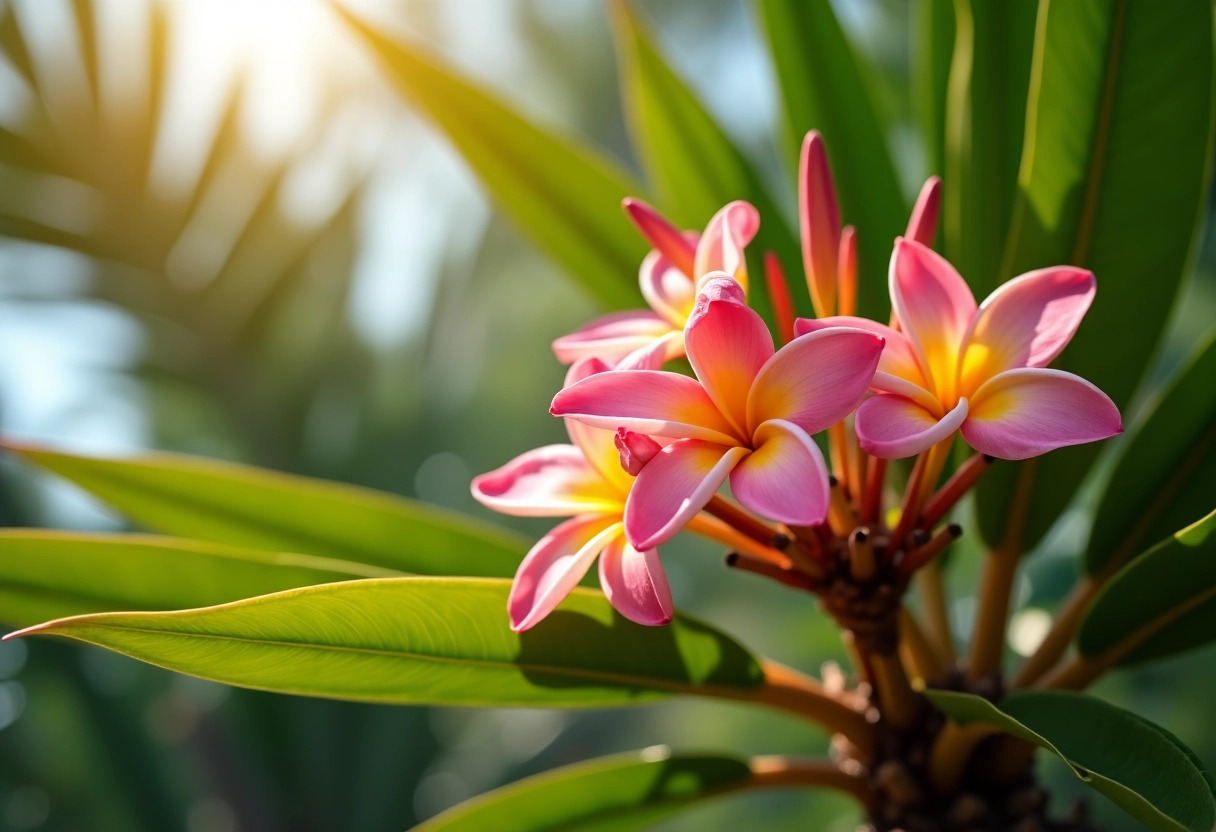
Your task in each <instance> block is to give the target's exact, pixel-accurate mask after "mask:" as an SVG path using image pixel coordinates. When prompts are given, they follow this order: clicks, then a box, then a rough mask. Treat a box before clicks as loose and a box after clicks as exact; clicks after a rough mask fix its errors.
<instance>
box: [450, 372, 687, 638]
mask: <svg viewBox="0 0 1216 832" xmlns="http://www.w3.org/2000/svg"><path fill="white" fill-rule="evenodd" d="M604 369H607V366H606V365H605V364H603V363H602V362H600V361H598V360H596V359H587V360H584V361H580V362H578V363H576V364H575V365H574V366H573V367H571V368H570V372H569V374H568V375H567V377H566V381H567V383H574V382H577V381H579V380H580V379H582V378H586V377H587V376H590V375H592V374H593V373H595V372H597V371H600V370H604ZM566 429H567V432H568V433H569V434H570V440H571V442H573V443H574V444H572V445H548V446H546V447H543V448H536V449H535V450H531V451H528V452H527V453H524V454H521V455H520V456H518V457H516V458H515V459H513V460H511V461H510V462H508V463H507V464H506V465H504V466H502V467H501V468H499V469H498V470H496V471H491V472H489V473H488V474H482V475H481V476H479V477H476V478H475V479H474V480H473V485H472V490H473V496H474V497H475V498H477V500H478V501H479V502H481V503H482V504H483V505H486V506H488V507H489V508H492V509H494V510H495V511H499V512H502V513H503V514H513V515H517V516H521V517H565V516H570V517H571V519H569V520H567V521H565V522H564V523H561V524H559V525H558V526H556V527H554V528H553V530H552V531H550V532H549V533H548V534H547V535H545V536H544V537H542V538H541V539H540V540H539V541H538V542H537V543H536V545H535V546H533V547H532V549H531V551H529V552H528V554H527V556H526V557H524V559H523V561H522V562H521V563H520V565H519V570H518V571H517V572H516V573H515V582H514V583H513V584H512V586H511V594H510V596H509V597H508V600H507V609H508V612H509V613H510V617H511V629H513V630H515V631H516V632H522V631H524V630H527V629H529V628H530V627H533V626H535V625H536V624H537V623H538V622H539V621H540V620H541V619H543V618H544V617H545V616H547V615H548V614H549V613H551V612H553V610H554V609H555V608H556V607H557V605H558V604H560V603H561V602H562V600H563V599H565V597H566V596H567V595H569V594H570V591H571V590H572V589H574V587H575V586H577V585H578V582H579V581H581V580H582V578H583V576H584V575H586V574H587V570H588V569H590V568H591V564H592V562H593V561H594V560H595V559H596V557H597V556H598V557H599V571H600V585H601V586H602V587H603V590H604V594H605V595H606V596H607V597H608V600H609V602H611V604H612V605H613V606H614V607H615V608H616V609H617V610H618V611H619V612H620V613H621V614H622V615H624V616H625V617H626V618H628V619H630V620H631V621H636V622H637V623H639V624H647V625H660V624H666V623H667V622H669V621H671V616H672V600H671V588H670V587H669V586H668V583H667V575H666V574H665V573H664V572H663V566H662V564H661V563H660V562H659V553H658V552H657V551H655V549H654V548H653V547H649V548H646V549H641V550H639V549H635V548H634V547H633V546H631V545H630V544H629V541H628V540H626V539H625V535H624V532H623V520H622V516H623V514H624V511H625V501H626V498H627V497H628V496H629V491H630V488H631V487H632V486H633V477H631V476H630V475H629V474H627V473H626V472H625V470H624V469H623V468H622V467H621V463H620V457H619V454H618V451H617V448H616V445H615V444H614V439H615V437H614V434H613V432H612V431H610V430H598V429H596V428H592V427H589V426H587V425H584V424H581V423H578V422H575V421H573V420H569V419H567V420H566Z"/></svg>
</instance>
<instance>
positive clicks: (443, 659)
mask: <svg viewBox="0 0 1216 832" xmlns="http://www.w3.org/2000/svg"><path fill="white" fill-rule="evenodd" d="M84 628H92V629H99V630H111V631H114V632H121V633H142V634H147V635H158V636H166V635H167V636H177V637H179V638H188V639H189V638H196V639H203V640H208V639H210V640H215V641H231V642H237V643H241V644H257V645H263V646H267V647H275V648H300V649H305V650H318V651H322V652H335V653H355V654H360V655H369V656H378V657H381V658H398V659H404V660H407V661H417V662H420V663H428V662H429V663H432V664H444V665H458V666H462V667H467V666H473V667H481V668H487V669H494V670H508V669H509V670H518V671H520V672H523V673H528V672H532V673H537V674H547V675H550V676H557V677H562V678H572V679H590V680H597V681H602V682H605V683H608V684H614V685H617V686H622V687H624V686H631V687H640V688H645V689H658V690H662V691H673V692H681V691H690V690H697V691H698V692H702V693H706V692H709V691H712V690H720V689H725V690H735V689H737V690H752V689H753V688H759V687H762V686H763V685H762V684H757V685H754V686H752V687H744V686H722V685H705V684H700V683H697V682H693V681H691V680H689V681H688V682H686V683H680V682H678V681H677V680H668V679H661V678H657V677H647V676H632V675H630V674H626V673H611V672H606V671H595V670H581V669H580V670H577V671H576V670H575V669H573V668H568V667H561V666H553V665H544V664H537V663H533V662H510V661H502V660H494V659H462V658H455V657H451V656H437V655H429V654H426V653H416V652H413V651H410V650H392V649H388V648H376V647H351V646H349V645H334V644H317V643H316V642H298V641H288V640H285V639H266V638H249V637H246V636H234V635H221V634H214V633H193V632H186V631H180V630H168V629H158V628H154V627H133V626H129V625H118V624H110V623H106V622H102V621H87V622H78V623H77V624H74V625H68V626H62V627H51V626H48V627H46V628H44V629H38V630H36V632H40V633H44V634H47V635H67V636H71V637H73V638H77V639H80V640H81V641H89V639H87V638H84V637H83V636H81V635H77V634H75V633H73V632H72V630H73V629H84ZM103 646H104V645H103Z"/></svg>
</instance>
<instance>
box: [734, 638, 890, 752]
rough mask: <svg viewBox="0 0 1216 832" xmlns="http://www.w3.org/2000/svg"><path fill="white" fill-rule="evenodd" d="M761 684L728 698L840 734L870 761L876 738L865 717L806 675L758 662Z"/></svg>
mask: <svg viewBox="0 0 1216 832" xmlns="http://www.w3.org/2000/svg"><path fill="white" fill-rule="evenodd" d="M760 668H761V670H762V672H763V674H764V682H763V684H762V685H761V686H760V687H759V688H756V689H753V690H749V691H744V692H741V693H739V692H734V691H732V693H731V694H730V696H731V698H735V699H743V700H749V701H753V702H758V703H761V704H764V705H768V706H770V707H773V708H779V709H781V710H784V711H789V712H791V713H795V714H797V715H799V716H801V717H804V718H805V719H809V720H810V721H812V722H815V723H818V724H819V725H822V726H823V727H825V728H827V729H828V730H830V731H832V732H834V733H837V734H841V735H842V736H844V737H845V739H847V740H848V741H849V742H850V743H852V745H853V747H854V748H855V749H856V750H857V752H858V755H859V757H860V758H861V759H863V760H870V759H873V756H874V753H875V751H876V750H877V747H878V735H877V731H876V729H875V727H874V725H873V724H872V723H871V722H870V720H869V719H868V718H867V717H866V714H865V713H864V712H863V711H861V710H859V709H857V708H855V707H853V706H852V705H850V704H849V703H848V702H846V701H845V700H843V699H840V698H838V697H836V696H833V695H832V694H830V693H828V692H827V691H826V690H824V688H823V686H822V685H820V684H819V683H818V682H817V681H815V680H814V679H812V678H811V677H809V676H805V675H803V674H801V673H799V672H798V671H796V670H793V669H792V668H789V667H786V666H785V665H783V664H779V663H778V662H775V661H772V660H771V659H760Z"/></svg>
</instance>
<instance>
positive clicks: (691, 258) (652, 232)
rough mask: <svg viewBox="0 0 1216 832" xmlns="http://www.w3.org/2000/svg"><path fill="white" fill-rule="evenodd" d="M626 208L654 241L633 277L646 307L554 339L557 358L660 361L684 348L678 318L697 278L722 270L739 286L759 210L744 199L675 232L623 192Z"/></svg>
mask: <svg viewBox="0 0 1216 832" xmlns="http://www.w3.org/2000/svg"><path fill="white" fill-rule="evenodd" d="M625 211H626V212H627V213H628V214H629V216H630V218H631V219H632V220H633V221H634V224H635V225H637V227H638V229H639V230H640V231H641V232H642V235H643V236H644V237H646V239H647V240H649V241H650V243H651V244H652V245H653V246H654V249H653V250H652V251H651V252H650V253H649V254H647V255H646V259H644V260H643V261H642V269H641V272H640V273H639V276H638V282H639V283H640V284H641V288H642V296H643V297H644V298H646V302H647V303H648V304H649V305H650V309H649V310H639V311H630V312H617V313H615V314H612V315H605V316H603V317H601V318H596V319H595V320H593V321H591V323H589V324H587V325H586V326H584V327H583V328H582V329H580V330H578V331H577V332H574V333H571V334H570V335H565V336H562V337H561V338H558V339H557V340H556V341H554V342H553V352H554V354H556V355H557V359H558V360H559V361H561V362H562V363H563V364H569V363H571V362H574V361H577V360H578V359H580V358H586V357H596V358H600V359H602V360H604V361H606V362H608V363H609V364H612V365H613V366H615V367H618V368H620V369H637V368H639V367H641V366H642V365H644V364H650V363H656V361H657V364H658V365H660V366H661V365H662V364H663V362H665V361H670V360H671V359H674V358H679V357H681V356H683V355H684V324H685V323H686V322H687V320H688V315H689V313H691V312H692V307H693V303H694V301H695V300H696V297H697V287H698V284H699V279H700V278H702V277H703V276H704V275H707V274H709V273H711V272H715V271H724V272H726V273H727V274H730V275H731V276H733V277H734V278H735V280H737V281H738V282H739V284H740V285H741V286H743V287H744V290H745V291H746V288H747V261H746V260H745V259H744V256H743V249H744V247H745V246H746V245H747V244H748V243H750V242H751V241H752V238H753V237H755V236H756V230H757V229H758V228H759V227H760V215H759V214H758V213H757V212H756V209H755V208H753V207H752V206H751V205H750V204H748V203H746V202H742V201H737V202H731V203H730V204H728V205H726V206H725V207H723V208H722V209H721V210H720V211H718V213H717V214H715V215H714V216H713V219H711V220H710V221H709V225H708V226H706V228H705V232H704V233H703V234H696V233H695V232H680V231H678V230H677V229H676V228H675V227H674V226H672V224H671V223H669V222H668V221H667V220H666V219H664V218H663V216H662V215H661V214H659V212H658V211H656V210H655V209H654V208H651V207H650V206H649V205H647V204H646V203H644V202H642V201H641V200H635V199H626V200H625Z"/></svg>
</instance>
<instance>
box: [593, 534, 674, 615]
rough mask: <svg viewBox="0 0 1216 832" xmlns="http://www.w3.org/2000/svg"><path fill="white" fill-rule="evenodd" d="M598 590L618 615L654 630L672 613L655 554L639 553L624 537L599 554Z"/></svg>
mask: <svg viewBox="0 0 1216 832" xmlns="http://www.w3.org/2000/svg"><path fill="white" fill-rule="evenodd" d="M600 586H602V587H603V588H604V595H606V596H607V597H608V602H609V603H611V604H612V606H613V607H615V608H616V610H617V612H619V613H620V614H621V615H623V616H625V617H626V618H628V619H629V620H630V621H636V622H637V623H638V624H645V625H646V626H649V627H657V626H659V625H662V624H666V623H668V622H669V621H671V618H672V616H673V615H674V613H675V607H674V605H673V604H672V601H671V587H670V586H668V584H667V573H665V572H664V571H663V564H662V563H660V562H659V553H658V551H656V550H655V549H647V550H646V551H644V552H639V551H638V550H637V549H635V548H633V547H632V546H630V545H629V541H627V540H626V539H625V538H624V536H623V535H622V536H620V537H617V538H616V539H614V540H612V541H609V543H608V545H607V546H605V547H604V551H603V552H601V553H600Z"/></svg>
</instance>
